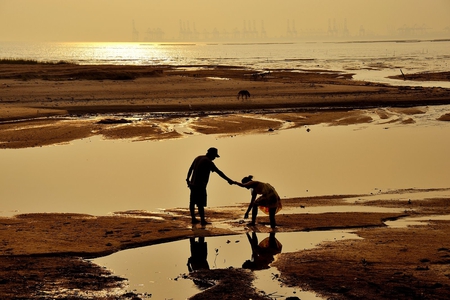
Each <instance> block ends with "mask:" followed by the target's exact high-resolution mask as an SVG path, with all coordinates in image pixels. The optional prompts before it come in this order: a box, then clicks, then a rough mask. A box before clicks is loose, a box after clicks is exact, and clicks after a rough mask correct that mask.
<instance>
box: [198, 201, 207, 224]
mask: <svg viewBox="0 0 450 300" xmlns="http://www.w3.org/2000/svg"><path fill="white" fill-rule="evenodd" d="M198 214H199V215H200V221H201V222H202V223H204V222H206V220H205V207H204V206H203V205H199V206H198Z"/></svg>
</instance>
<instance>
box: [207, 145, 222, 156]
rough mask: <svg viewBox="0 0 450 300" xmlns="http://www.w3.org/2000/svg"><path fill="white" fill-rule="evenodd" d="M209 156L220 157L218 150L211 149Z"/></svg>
mask: <svg viewBox="0 0 450 300" xmlns="http://www.w3.org/2000/svg"><path fill="white" fill-rule="evenodd" d="M208 154H210V155H211V156H214V157H220V156H219V152H218V150H217V148H214V147H211V148H209V149H208Z"/></svg>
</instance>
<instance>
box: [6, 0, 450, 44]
mask: <svg viewBox="0 0 450 300" xmlns="http://www.w3.org/2000/svg"><path fill="white" fill-rule="evenodd" d="M449 16H450V0H339V1H338V0H280V1H273V0H227V1H218V0H0V41H105V42H107V41H112V42H113V41H118V42H127V41H132V39H133V35H132V28H133V25H132V24H133V21H134V23H135V28H136V30H137V31H138V32H139V40H143V39H144V38H145V35H146V31H147V30H148V29H156V28H160V29H161V30H162V31H163V32H164V38H165V39H168V40H169V39H176V38H178V37H179V32H180V24H181V25H182V26H184V27H185V28H186V27H187V26H188V25H189V28H190V29H191V30H193V29H194V26H195V29H196V30H197V31H198V32H200V33H204V32H206V31H208V32H212V31H213V30H214V29H217V30H218V31H220V32H224V31H227V32H232V31H233V30H242V29H243V28H244V24H245V26H248V27H249V28H250V27H253V26H255V28H256V29H257V30H260V29H261V25H262V23H263V24H264V28H265V30H266V32H267V36H269V37H282V36H286V34H287V27H288V23H289V26H290V27H293V26H294V25H295V29H296V30H297V32H298V33H302V34H305V33H306V32H309V33H312V32H322V33H324V32H325V33H326V32H327V31H328V26H329V24H331V25H334V24H336V26H337V27H338V28H339V29H341V30H342V29H343V28H344V24H346V25H347V28H348V30H349V34H350V35H351V36H357V35H358V34H359V33H360V29H361V28H363V29H364V31H365V33H366V34H371V35H379V36H384V35H387V34H391V33H395V32H398V28H400V27H402V26H403V27H404V28H405V27H414V26H419V27H420V26H426V27H427V28H429V29H427V30H426V32H427V33H430V34H431V33H434V32H441V33H442V32H445V30H446V32H447V37H448V35H449V32H450V31H449V30H448V29H449V28H450V17H449ZM445 28H447V29H445Z"/></svg>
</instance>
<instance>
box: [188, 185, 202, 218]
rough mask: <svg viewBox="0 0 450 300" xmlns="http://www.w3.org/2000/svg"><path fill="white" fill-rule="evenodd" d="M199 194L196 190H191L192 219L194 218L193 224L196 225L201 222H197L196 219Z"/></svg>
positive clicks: (190, 209) (190, 208) (190, 206)
mask: <svg viewBox="0 0 450 300" xmlns="http://www.w3.org/2000/svg"><path fill="white" fill-rule="evenodd" d="M197 197H198V196H197V194H196V191H195V189H194V188H191V195H190V201H189V211H190V213H191V218H192V224H196V223H198V222H200V221H199V220H197V218H196V217H195V203H196V198H197Z"/></svg>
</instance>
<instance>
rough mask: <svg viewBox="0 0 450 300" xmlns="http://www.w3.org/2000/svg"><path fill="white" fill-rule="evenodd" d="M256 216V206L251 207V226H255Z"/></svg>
mask: <svg viewBox="0 0 450 300" xmlns="http://www.w3.org/2000/svg"><path fill="white" fill-rule="evenodd" d="M257 215H258V206H257V205H253V207H252V223H251V224H253V225H255V224H256V216H257Z"/></svg>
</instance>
